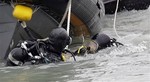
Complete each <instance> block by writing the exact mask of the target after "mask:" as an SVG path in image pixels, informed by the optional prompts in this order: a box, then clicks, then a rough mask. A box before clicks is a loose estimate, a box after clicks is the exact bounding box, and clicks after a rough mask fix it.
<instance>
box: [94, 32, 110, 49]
mask: <svg viewBox="0 0 150 82" xmlns="http://www.w3.org/2000/svg"><path fill="white" fill-rule="evenodd" d="M92 40H94V41H96V42H97V43H98V45H99V48H100V49H102V48H106V47H107V46H108V45H109V44H110V40H111V39H110V37H109V36H108V35H106V34H96V35H95V36H94V37H93V38H92Z"/></svg>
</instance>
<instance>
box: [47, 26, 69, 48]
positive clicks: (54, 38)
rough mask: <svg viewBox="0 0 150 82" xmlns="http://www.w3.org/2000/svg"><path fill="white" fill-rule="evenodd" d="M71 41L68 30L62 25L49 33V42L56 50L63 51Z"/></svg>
mask: <svg viewBox="0 0 150 82" xmlns="http://www.w3.org/2000/svg"><path fill="white" fill-rule="evenodd" d="M71 41H72V40H71V38H70V36H69V35H68V34H67V31H66V30H65V29H64V28H61V27H58V28H56V29H53V30H52V31H51V33H50V35H49V42H50V44H51V45H52V47H53V48H54V49H55V50H56V51H62V50H63V49H64V48H65V47H66V46H67V45H69V44H71Z"/></svg>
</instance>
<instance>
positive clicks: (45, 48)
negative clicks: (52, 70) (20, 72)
mask: <svg viewBox="0 0 150 82" xmlns="http://www.w3.org/2000/svg"><path fill="white" fill-rule="evenodd" d="M70 43H71V38H70V36H69V35H68V34H67V32H66V30H65V29H64V28H61V27H58V28H56V29H53V30H52V31H51V32H50V35H49V37H47V38H45V39H37V40H35V41H33V40H32V41H29V40H26V41H22V42H20V43H19V44H18V45H17V47H16V48H14V49H12V50H11V52H10V53H9V55H8V58H7V62H6V66H22V65H24V64H25V63H26V62H30V63H31V64H41V63H56V62H61V61H63V57H62V55H61V53H62V52H63V50H64V49H65V47H66V46H67V45H69V44H70Z"/></svg>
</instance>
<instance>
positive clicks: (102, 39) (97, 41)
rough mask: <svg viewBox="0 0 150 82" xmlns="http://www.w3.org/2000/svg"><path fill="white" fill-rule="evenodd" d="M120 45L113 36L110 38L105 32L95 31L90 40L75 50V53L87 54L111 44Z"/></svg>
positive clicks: (79, 54)
mask: <svg viewBox="0 0 150 82" xmlns="http://www.w3.org/2000/svg"><path fill="white" fill-rule="evenodd" d="M119 45H122V46H123V44H122V43H120V42H117V41H116V39H115V38H112V39H111V38H110V37H109V36H108V35H106V34H101V33H97V34H96V35H94V36H93V37H92V38H91V41H89V42H88V43H86V44H85V45H82V46H81V47H79V48H78V49H77V50H76V51H75V53H74V54H75V55H78V56H83V55H85V53H87V54H93V53H96V52H98V51H99V50H101V49H105V48H107V47H111V46H117V47H118V46H119Z"/></svg>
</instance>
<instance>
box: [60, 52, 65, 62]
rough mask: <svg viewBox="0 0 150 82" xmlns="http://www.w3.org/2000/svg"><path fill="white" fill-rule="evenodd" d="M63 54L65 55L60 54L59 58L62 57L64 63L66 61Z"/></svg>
mask: <svg viewBox="0 0 150 82" xmlns="http://www.w3.org/2000/svg"><path fill="white" fill-rule="evenodd" d="M64 54H65V53H62V54H61V57H62V60H63V61H64V62H65V61H66V58H65V56H64Z"/></svg>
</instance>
